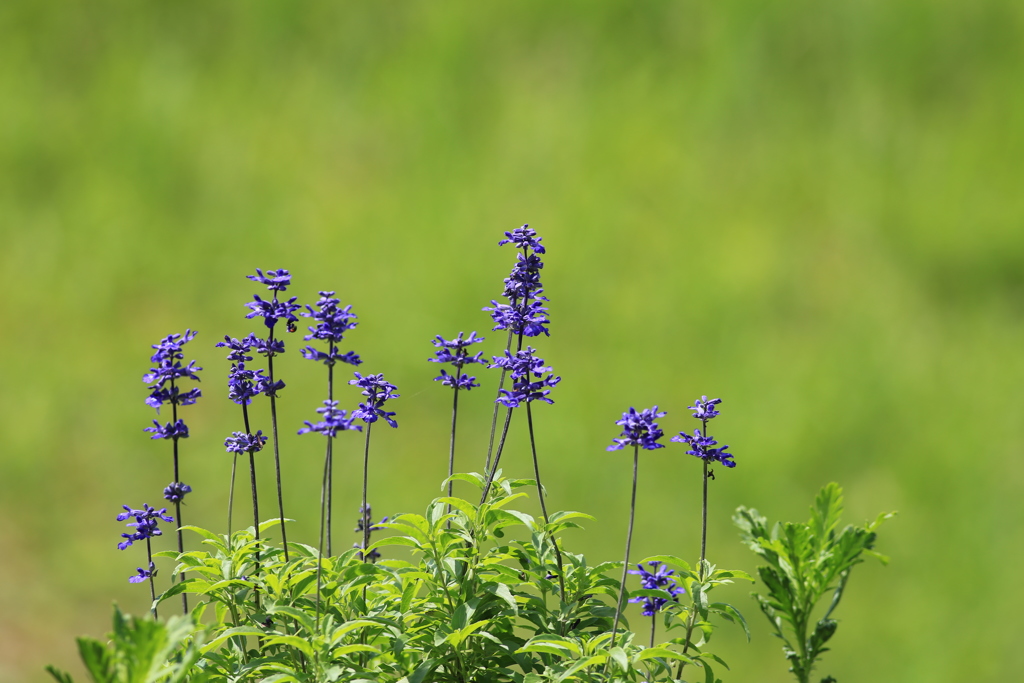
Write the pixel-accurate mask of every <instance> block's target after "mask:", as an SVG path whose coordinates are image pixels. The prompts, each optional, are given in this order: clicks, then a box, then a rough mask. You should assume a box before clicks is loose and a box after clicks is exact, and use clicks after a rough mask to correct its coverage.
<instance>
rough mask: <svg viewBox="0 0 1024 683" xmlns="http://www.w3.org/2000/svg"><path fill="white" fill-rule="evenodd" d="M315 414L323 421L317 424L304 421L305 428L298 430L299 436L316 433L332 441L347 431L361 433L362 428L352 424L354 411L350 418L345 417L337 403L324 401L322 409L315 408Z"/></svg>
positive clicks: (354, 416)
mask: <svg viewBox="0 0 1024 683" xmlns="http://www.w3.org/2000/svg"><path fill="white" fill-rule="evenodd" d="M316 412H318V413H320V415H321V416H322V417H323V419H322V420H320V421H319V422H310V421H309V420H304V422H305V423H306V426H305V427H303V428H302V429H300V430H299V434H309V433H311V432H318V433H320V434H323V435H324V436H326V437H328V438H331V439H333V438H334V437H335V436H337V435H338V432H344V431H348V430H355V431H357V432H361V431H363V428H362V426H360V425H357V424H354V423H355V418H356V415H355V411H353V413H352V417H347V416H346V413H345V411H344V410H340V409H339V408H338V402H337V401H324V407H323V408H317V409H316Z"/></svg>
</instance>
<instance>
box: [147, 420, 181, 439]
mask: <svg viewBox="0 0 1024 683" xmlns="http://www.w3.org/2000/svg"><path fill="white" fill-rule="evenodd" d="M142 431H144V432H152V433H153V436H151V437H149V438H151V439H187V438H188V426H187V425H186V424H185V423H184V422H183V421H182V420H178V421H177V422H174V423H170V422H168V423H167V424H165V425H162V424H160V423H159V422H157V421H156V420H153V426H152V427H146V428H145V429H143V430H142Z"/></svg>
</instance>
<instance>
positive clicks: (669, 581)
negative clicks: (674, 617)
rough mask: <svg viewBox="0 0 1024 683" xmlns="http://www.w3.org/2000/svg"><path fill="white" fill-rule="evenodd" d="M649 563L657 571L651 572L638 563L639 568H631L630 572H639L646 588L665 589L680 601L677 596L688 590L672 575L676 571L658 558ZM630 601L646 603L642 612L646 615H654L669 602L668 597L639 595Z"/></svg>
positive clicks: (641, 582) (641, 583)
mask: <svg viewBox="0 0 1024 683" xmlns="http://www.w3.org/2000/svg"><path fill="white" fill-rule="evenodd" d="M647 564H648V565H650V566H651V568H653V569H655V571H654V572H649V571H647V570H646V569H644V567H643V565H641V564H638V565H637V566H636V567H637V568H636V569H630V570H629V573H630V574H639V575H640V585H641V586H643V587H644V588H646V589H648V590H659V589H660V590H664V591H666V592H667V593H668V594H669V595H671V596H672V599H673V600H675V601H678V598H677V597H676V596H678V595H680V594H682V593H685V592H686V591H685V590H683V588H681V587H680V586H679V585H678V584H677V583H676V580H675V579H674V578H672V575H673V574H675V572H674V571H673V570H671V569H669V568H668V567H666V566H665V565H663V564H662V563H661V562H659V561H658V560H652V561H650V562H648V563H647ZM659 565H660V566H659ZM638 570H639V571H638ZM629 601H630V602H642V603H644V608H643V612H642V614H643V615H644V616H645V617H653V616H654V615H655V614H657V613H658V612H659V611H661V608H662V607H664V606H665V605H666V604H667V603H668V598H656V597H647V596H638V597H635V598H630V599H629Z"/></svg>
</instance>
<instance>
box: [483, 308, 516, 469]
mask: <svg viewBox="0 0 1024 683" xmlns="http://www.w3.org/2000/svg"><path fill="white" fill-rule="evenodd" d="M511 348H512V329H511V328H509V331H508V341H506V342H505V351H508V350H509V349H511ZM507 373H508V371H507V370H506V369H505V368H502V369H501V379H500V380H498V396H499V397H500V396H501V390H502V389H504V388H505V375H506V374H507ZM499 405H500V404H499V403H498V402H497V401H495V402H494V414H492V415H491V438H490V440H489V441H488V442H487V461H486V462H485V463H484V474H487V473H488V472H490V471H491V454H492V453H493V452H494V432H495V429H496V428H497V426H498V406H499Z"/></svg>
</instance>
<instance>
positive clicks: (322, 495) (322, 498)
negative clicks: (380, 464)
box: [316, 437, 333, 633]
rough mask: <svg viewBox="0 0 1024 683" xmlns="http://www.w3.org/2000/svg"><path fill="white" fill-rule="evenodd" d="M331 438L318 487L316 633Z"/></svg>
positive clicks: (318, 618) (318, 627)
mask: <svg viewBox="0 0 1024 683" xmlns="http://www.w3.org/2000/svg"><path fill="white" fill-rule="evenodd" d="M331 441H333V439H331V437H327V456H326V457H325V458H324V481H323V484H322V485H321V486H320V544H319V545H318V546H317V551H318V555H317V558H316V632H317V633H319V632H320V586H321V576H322V574H323V563H324V519H325V517H326V511H327V505H326V502H327V497H326V492H327V473H328V468H327V466H328V464H329V463H330V457H331Z"/></svg>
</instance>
